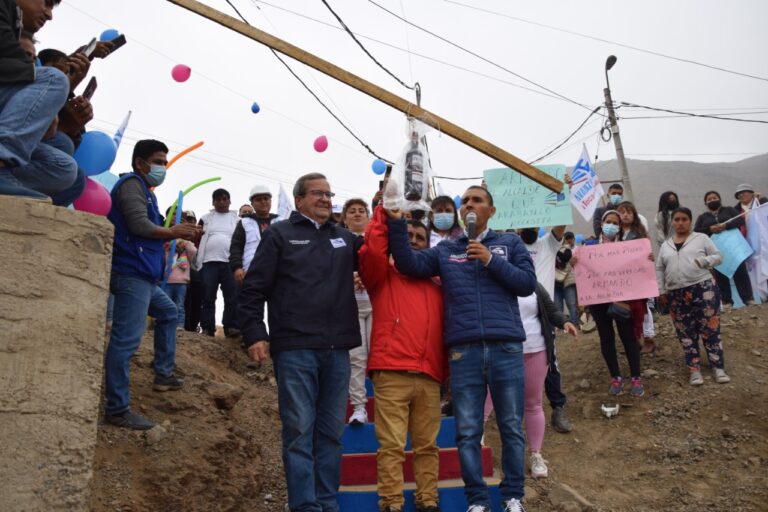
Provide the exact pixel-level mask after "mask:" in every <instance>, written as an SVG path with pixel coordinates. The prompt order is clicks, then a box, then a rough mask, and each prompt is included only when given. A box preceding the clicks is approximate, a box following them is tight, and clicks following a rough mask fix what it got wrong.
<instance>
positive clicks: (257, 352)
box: [248, 340, 269, 363]
mask: <svg viewBox="0 0 768 512" xmlns="http://www.w3.org/2000/svg"><path fill="white" fill-rule="evenodd" d="M248 357H250V358H251V361H256V362H259V363H260V362H262V361H266V360H267V359H268V358H269V342H268V341H263V340H262V341H257V342H256V343H254V344H253V345H251V346H250V347H248Z"/></svg>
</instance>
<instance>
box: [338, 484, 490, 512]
mask: <svg viewBox="0 0 768 512" xmlns="http://www.w3.org/2000/svg"><path fill="white" fill-rule="evenodd" d="M486 483H487V484H488V492H489V494H490V497H491V508H492V510H501V496H500V494H499V480H498V479H497V478H487V479H486ZM415 488H416V484H413V483H407V484H405V492H404V494H405V506H404V507H403V512H415V511H416V505H415V504H414V501H413V493H414V489H415ZM437 492H438V496H439V498H440V510H441V511H442V512H466V510H467V500H466V498H465V497H464V482H463V481H462V480H443V481H441V482H438V491H437ZM337 499H338V502H339V508H340V509H341V510H342V511H344V512H352V511H354V512H378V510H379V495H378V494H377V493H376V486H375V485H359V486H358V485H356V486H342V487H340V488H339V493H338V495H337Z"/></svg>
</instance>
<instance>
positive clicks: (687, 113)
mask: <svg viewBox="0 0 768 512" xmlns="http://www.w3.org/2000/svg"><path fill="white" fill-rule="evenodd" d="M621 105H622V106H627V107H636V108H642V109H645V110H654V111H657V112H667V113H669V114H679V115H681V116H683V117H703V118H705V119H720V120H721V121H740V122H742V123H761V124H768V121H764V120H762V119H742V118H739V117H720V116H716V115H712V114H694V113H692V112H681V111H679V110H670V109H666V108H658V107H648V106H645V105H638V104H636V103H628V102H626V101H622V102H621Z"/></svg>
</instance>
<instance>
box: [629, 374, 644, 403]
mask: <svg viewBox="0 0 768 512" xmlns="http://www.w3.org/2000/svg"><path fill="white" fill-rule="evenodd" d="M629 394H630V395H632V396H633V397H635V398H640V397H641V396H643V395H644V394H645V388H644V387H643V379H641V378H640V377H632V388H631V389H630V390H629Z"/></svg>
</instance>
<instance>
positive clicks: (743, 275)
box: [715, 262, 755, 305]
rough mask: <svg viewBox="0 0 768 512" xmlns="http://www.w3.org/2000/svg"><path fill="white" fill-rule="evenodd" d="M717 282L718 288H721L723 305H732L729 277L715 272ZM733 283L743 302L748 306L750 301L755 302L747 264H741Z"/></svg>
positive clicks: (734, 275)
mask: <svg viewBox="0 0 768 512" xmlns="http://www.w3.org/2000/svg"><path fill="white" fill-rule="evenodd" d="M715 281H717V287H718V288H720V296H721V297H722V298H723V304H730V305H732V304H733V297H732V295H731V282H730V280H729V279H728V277H727V276H725V275H723V274H721V273H720V272H718V271H717V270H715ZM733 282H734V284H735V285H736V291H737V292H739V297H741V302H743V303H745V304H746V303H747V301H748V300H755V298H754V296H753V295H752V282H751V281H750V280H749V273H748V272H747V264H746V263H745V262H741V265H739V266H738V268H737V269H736V273H735V274H733Z"/></svg>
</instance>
